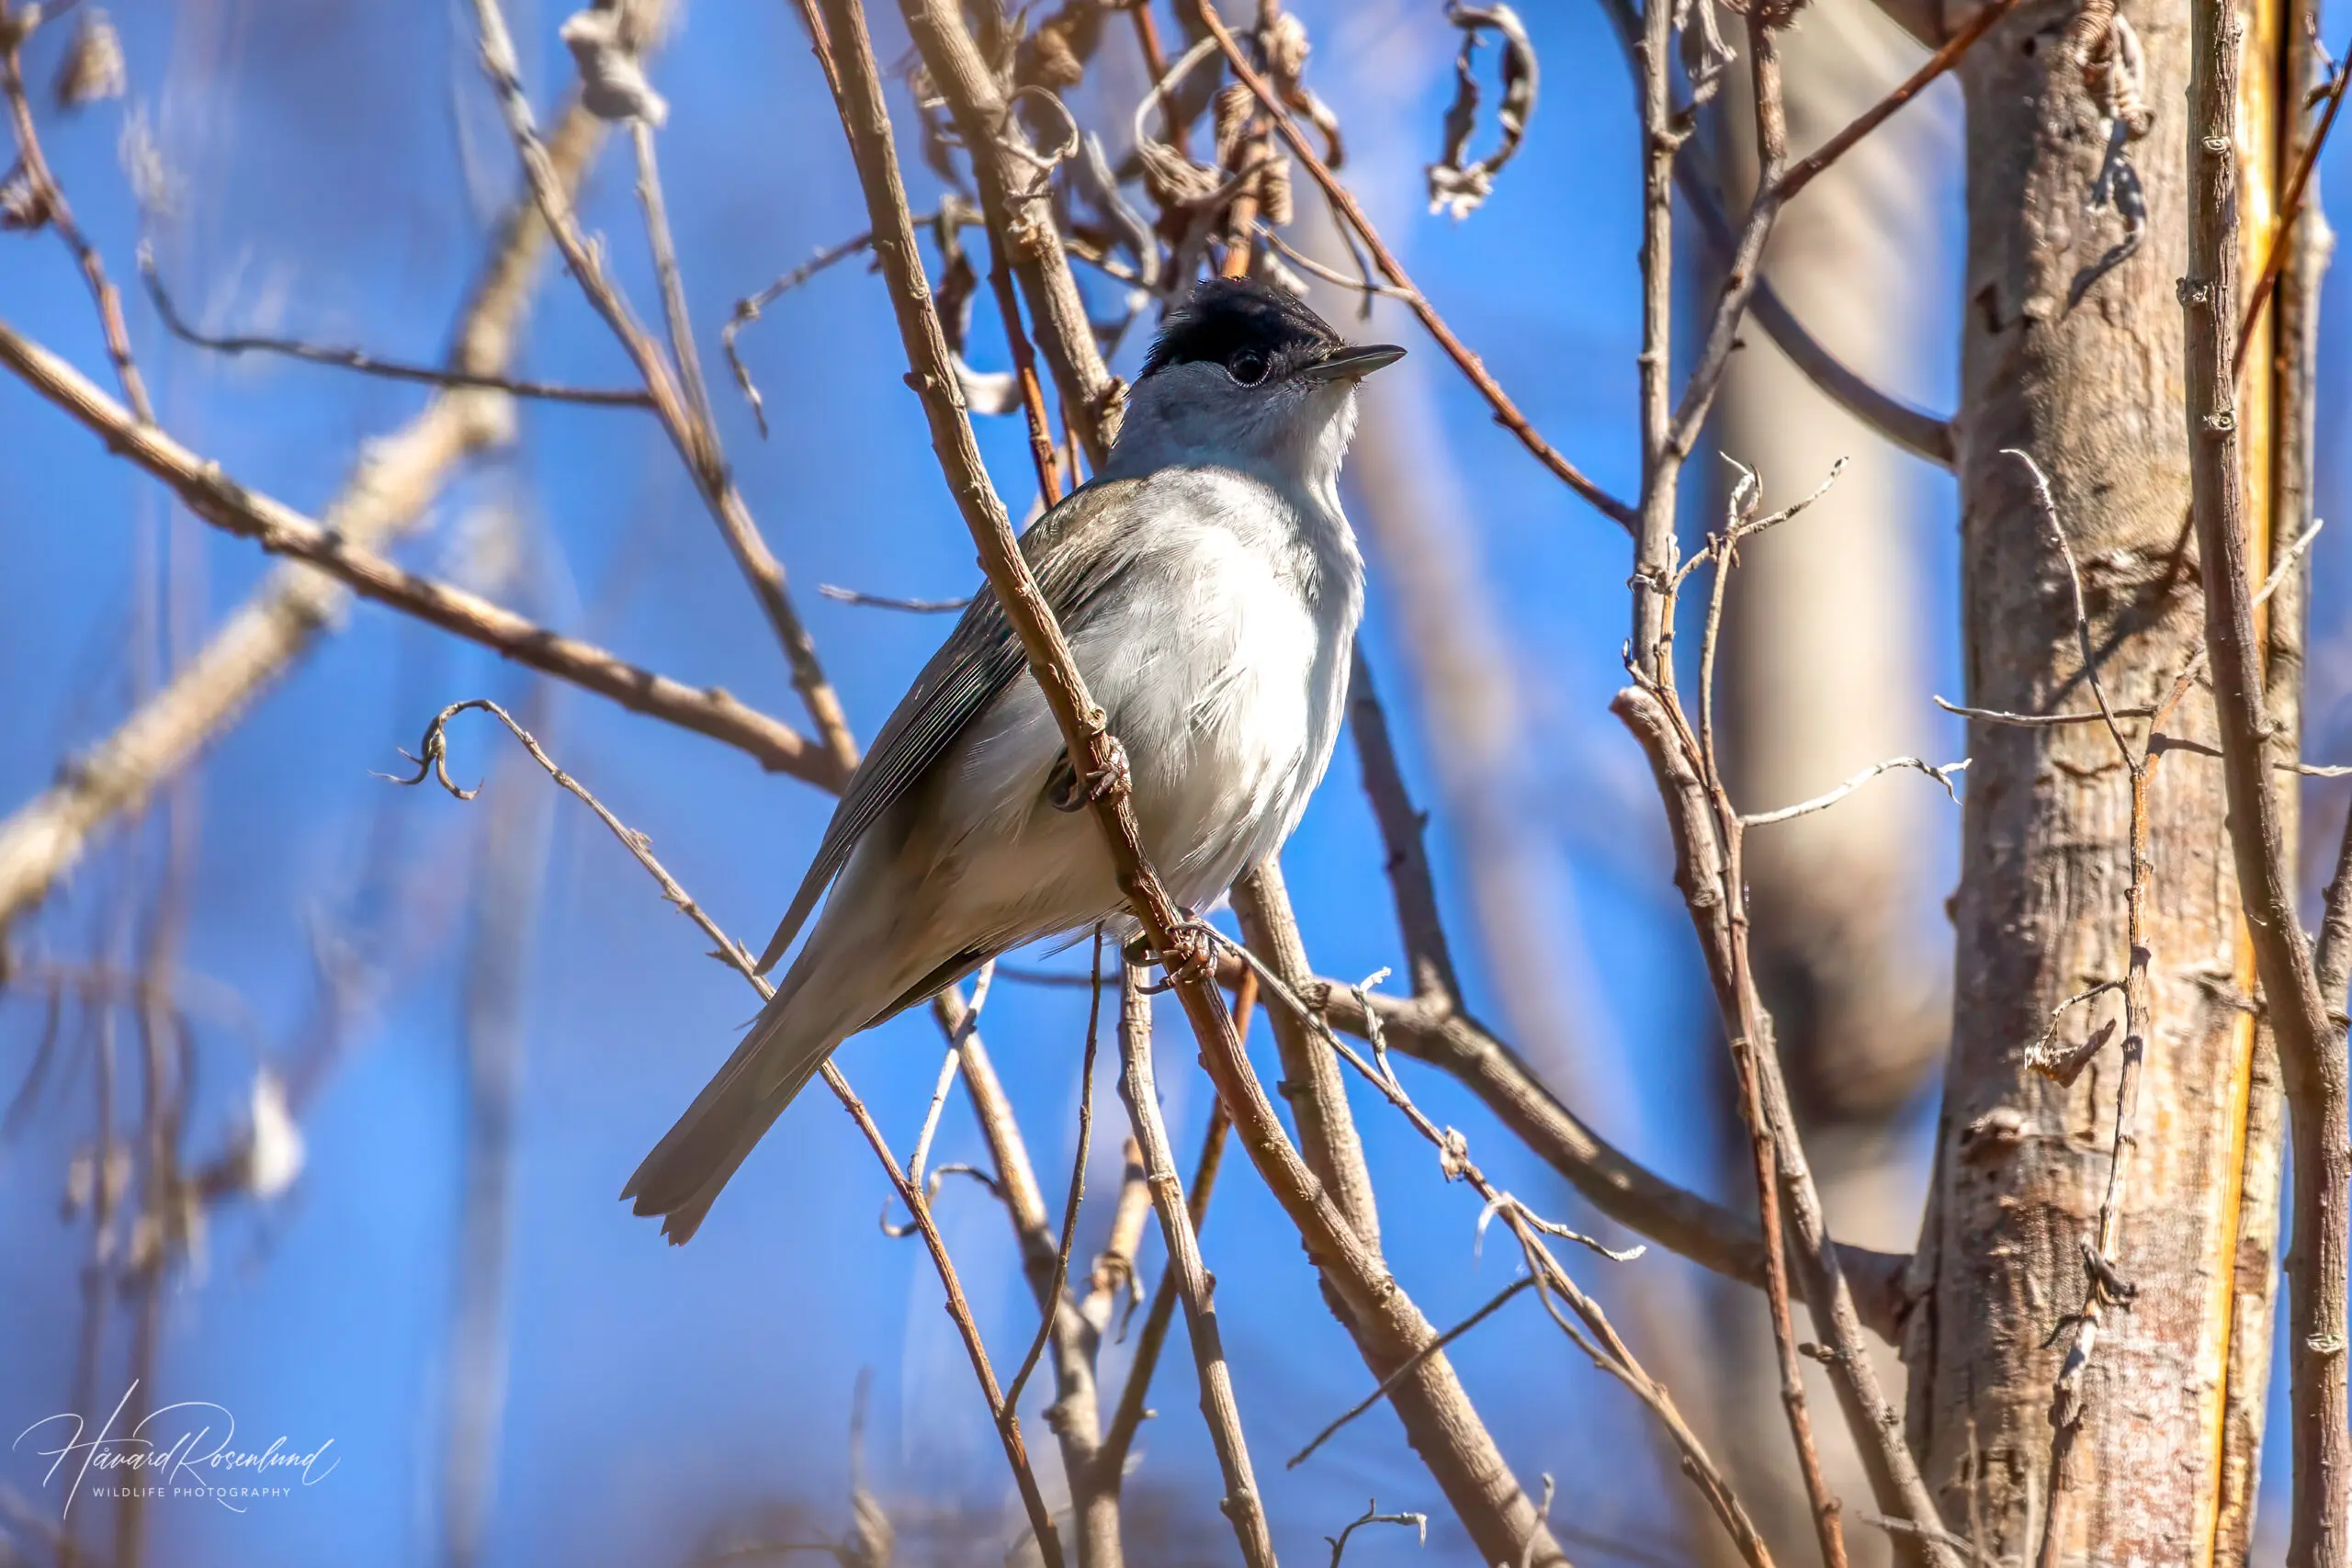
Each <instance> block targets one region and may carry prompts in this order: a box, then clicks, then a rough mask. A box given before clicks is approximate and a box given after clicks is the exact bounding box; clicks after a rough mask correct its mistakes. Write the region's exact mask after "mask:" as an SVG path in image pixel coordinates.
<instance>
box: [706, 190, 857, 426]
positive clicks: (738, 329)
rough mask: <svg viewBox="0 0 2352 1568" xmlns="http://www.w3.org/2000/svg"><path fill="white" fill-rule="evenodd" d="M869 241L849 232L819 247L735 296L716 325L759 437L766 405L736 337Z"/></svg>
mask: <svg viewBox="0 0 2352 1568" xmlns="http://www.w3.org/2000/svg"><path fill="white" fill-rule="evenodd" d="M873 243H874V236H873V235H871V234H853V235H851V236H850V237H849V238H848V239H846V240H843V241H842V243H840V244H838V245H831V246H828V247H827V248H825V249H824V250H821V251H819V252H818V253H817V254H815V255H813V256H811V257H809V259H808V260H807V261H805V262H802V263H801V264H800V265H798V266H796V267H794V268H793V269H792V270H791V271H790V272H787V273H786V274H785V275H784V276H781V277H779V278H777V279H776V280H775V282H774V283H771V284H769V285H768V286H767V287H766V288H763V289H761V290H760V291H759V292H758V293H757V294H747V295H745V296H744V297H743V298H742V299H738V300H736V301H735V309H734V310H733V311H732V312H731V313H730V314H729V316H728V318H727V320H726V321H725V322H724V323H723V324H722V325H721V326H720V327H719V329H718V346H719V349H720V351H721V352H722V353H724V354H725V355H727V364H728V367H729V368H730V369H731V370H733V371H734V372H735V385H736V386H737V387H738V388H739V389H741V391H742V393H743V400H744V401H745V402H748V403H750V404H751V405H752V419H753V420H755V421H756V422H757V423H758V424H759V427H760V438H761V439H762V440H763V441H764V440H765V439H767V434H768V413H767V405H766V404H765V403H764V402H763V400H761V397H760V389H759V388H757V387H756V386H754V385H752V373H751V371H749V370H747V369H745V368H744V367H743V360H742V357H741V355H739V354H738V353H737V352H736V349H735V340H736V338H737V337H739V336H740V335H741V333H742V331H743V329H744V328H745V327H748V326H750V325H751V324H752V322H753V321H758V320H759V319H760V312H761V311H763V310H766V309H767V308H768V307H769V306H771V305H773V304H775V302H776V301H777V300H778V299H783V298H784V297H785V296H786V294H788V293H790V292H791V291H792V290H794V289H796V288H799V287H800V286H801V285H802V284H804V283H806V282H808V281H809V279H810V278H812V277H814V276H817V275H818V274H819V273H820V272H822V271H824V270H825V269H826V268H827V267H829V266H831V265H833V264H834V263H835V262H838V261H842V260H844V259H846V258H848V257H850V256H854V255H857V254H860V253H862V252H864V251H865V250H867V249H869V248H870V247H871V246H872V245H873Z"/></svg>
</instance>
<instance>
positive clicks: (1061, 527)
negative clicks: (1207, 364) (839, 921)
mask: <svg viewBox="0 0 2352 1568" xmlns="http://www.w3.org/2000/svg"><path fill="white" fill-rule="evenodd" d="M1140 483H1141V481H1139V480H1136V479H1109V480H1103V479H1098V480H1096V481H1095V482H1093V483H1091V484H1089V485H1085V486H1083V487H1081V488H1080V489H1079V490H1078V491H1074V492H1072V493H1071V494H1070V495H1069V497H1068V498H1067V499H1066V500H1064V501H1063V502H1061V503H1060V504H1059V505H1057V506H1056V507H1055V508H1054V509H1053V510H1052V511H1050V512H1048V513H1046V514H1045V515H1044V516H1043V517H1040V518H1039V519H1037V521H1036V522H1035V523H1034V524H1032V525H1030V526H1029V529H1028V531H1027V532H1026V533H1024V534H1023V535H1022V536H1021V553H1022V555H1023V557H1024V558H1027V560H1028V562H1029V569H1030V570H1031V571H1032V572H1034V573H1035V575H1036V578H1037V586H1038V589H1039V590H1040V592H1043V593H1044V595H1045V599H1046V604H1048V605H1050V606H1051V607H1052V609H1053V612H1054V615H1055V618H1056V619H1057V620H1059V621H1061V622H1063V623H1064V624H1065V625H1067V624H1068V623H1069V619H1070V617H1071V615H1073V614H1074V613H1075V612H1077V611H1078V610H1080V608H1082V607H1083V606H1084V605H1085V604H1086V603H1087V602H1088V601H1089V600H1091V598H1093V597H1094V596H1095V595H1096V594H1097V593H1100V592H1102V591H1103V588H1104V587H1105V586H1106V585H1108V584H1109V583H1111V582H1112V581H1115V580H1116V579H1117V577H1118V576H1119V574H1120V573H1121V572H1122V571H1123V570H1125V568H1126V566H1127V565H1128V564H1129V563H1130V562H1131V561H1132V560H1133V559H1134V558H1135V553H1136V544H1138V543H1139V542H1140V541H1139V540H1138V539H1136V537H1135V535H1134V531H1133V529H1132V528H1131V526H1130V519H1129V517H1128V515H1127V513H1128V502H1130V501H1131V500H1132V499H1133V497H1134V494H1135V491H1136V489H1137V487H1138V485H1139V484H1140ZM1024 662H1025V657H1024V655H1023V650H1022V647H1021V641H1020V639H1019V638H1018V637H1015V636H1013V634H1012V628H1011V627H1010V626H1007V625H1006V624H1005V619H1004V611H1003V610H1002V608H1001V606H1000V605H999V604H998V603H997V597H996V591H995V589H993V588H991V587H989V586H986V585H983V586H982V587H981V589H980V591H979V592H978V593H977V594H975V595H974V596H973V598H972V602H971V604H969V605H967V607H966V608H965V611H964V614H963V615H962V617H961V618H960V619H958V620H957V621H956V629H955V631H954V632H953V633H951V634H950V635H949V637H948V638H947V641H946V642H945V643H944V644H943V645H942V646H941V648H940V649H939V651H938V652H937V653H934V654H933V655H932V657H931V662H930V663H928V664H926V665H924V666H923V669H922V674H921V675H919V676H917V677H916V679H915V683H914V686H913V687H912V689H910V691H909V692H908V693H907V694H906V695H905V696H904V697H901V698H900V699H899V705H898V707H897V709H896V710H894V711H893V712H892V713H891V715H890V717H889V719H888V722H887V723H885V724H884V725H883V726H882V732H881V733H880V734H879V735H877V736H876V737H875V739H874V749H873V750H870V751H868V752H867V753H866V754H865V761H863V762H861V763H859V764H858V769H857V772H856V773H854V775H852V777H851V779H850V782H849V787H848V788H847V789H845V790H843V791H842V798H841V802H840V804H839V805H837V806H835V807H833V816H832V820H831V822H829V823H827V824H826V826H825V836H824V839H823V840H822V841H821V842H820V843H819V845H818V847H817V858H816V860H815V861H814V862H813V863H811V864H810V865H809V873H808V874H807V875H806V876H804V877H803V878H802V879H801V882H800V891H799V892H798V893H797V895H795V896H794V897H793V900H792V907H791V908H789V909H786V911H785V915H784V919H783V920H782V921H781V922H780V923H779V924H778V925H777V926H776V929H775V936H774V937H773V938H772V939H770V941H769V942H768V946H767V951H766V952H765V953H762V954H761V955H760V968H761V969H762V970H763V971H764V970H766V969H768V968H770V967H772V966H773V965H774V964H775V962H776V960H777V959H779V958H781V957H783V956H784V953H785V950H786V948H788V947H790V946H791V945H792V941H793V938H794V937H796V936H797V935H798V934H799V931H800V928H801V927H802V926H803V925H805V924H806V923H807V922H808V919H809V914H810V913H811V912H812V911H813V910H814V909H815V908H816V907H817V901H818V900H819V899H820V898H821V897H824V893H825V889H826V888H827V887H828V886H831V883H832V880H833V878H834V877H835V876H836V875H838V874H840V872H841V869H842V866H843V865H845V864H847V863H848V861H849V857H850V852H852V851H853V850H854V849H856V848H857V842H858V840H860V839H862V838H864V837H865V833H866V831H867V830H868V829H871V828H872V827H873V826H874V824H875V823H876V822H878V821H879V820H881V818H882V814H883V813H884V812H886V811H888V809H889V808H890V807H892V806H893V805H895V804H897V803H898V802H899V800H900V799H902V798H904V796H905V795H906V794H907V792H908V791H909V790H910V789H911V788H913V787H914V785H915V784H916V783H917V782H918V781H919V780H921V779H922V776H923V775H924V774H925V773H929V772H930V771H931V769H932V767H933V765H934V764H936V763H937V762H938V761H939V760H940V759H941V758H942V757H944V756H945V755H946V754H947V752H948V751H949V750H950V749H951V748H952V747H953V746H954V745H955V743H956V738H957V737H958V736H960V735H962V734H963V732H964V729H965V728H966V727H967V725H969V724H970V723H971V722H972V720H973V719H975V718H976V717H978V716H979V715H980V714H981V713H982V712H983V711H985V710H986V709H987V707H988V705H989V704H990V703H991V702H993V701H995V699H996V697H997V696H998V694H1001V692H1003V690H1004V689H1005V688H1006V687H1007V686H1009V685H1011V684H1012V682H1013V681H1014V679H1015V678H1017V677H1018V676H1019V675H1020V673H1021V671H1022V669H1023V664H1024Z"/></svg>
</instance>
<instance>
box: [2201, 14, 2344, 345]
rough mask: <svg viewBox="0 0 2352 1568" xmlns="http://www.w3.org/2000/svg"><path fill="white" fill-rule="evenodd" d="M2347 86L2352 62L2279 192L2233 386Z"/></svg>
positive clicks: (2332, 83) (2331, 89) (2330, 89)
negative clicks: (2276, 212)
mask: <svg viewBox="0 0 2352 1568" xmlns="http://www.w3.org/2000/svg"><path fill="white" fill-rule="evenodd" d="M2347 85H2352V61H2345V62H2338V63H2337V65H2336V67H2335V72H2334V73H2332V74H2331V75H2330V76H2329V77H2328V81H2327V88H2326V91H2325V94H2324V102H2325V103H2326V105H2327V107H2326V108H2324V110H2322V111H2321V113H2320V117H2319V124H2318V125H2317V126H2316V127H2315V128H2314V129H2313V130H2312V133H2311V134H2310V135H2309V136H2307V137H2305V138H2303V141H2302V145H2301V147H2299V148H2298V149H2297V150H2296V153H2295V166H2294V169H2293V170H2292V172H2290V174H2289V175H2288V176H2287V183H2286V185H2285V186H2283V187H2282V188H2281V189H2280V191H2279V195H2278V217H2276V218H2274V219H2272V220H2271V222H2270V243H2269V245H2268V247H2267V249H2266V250H2265V251H2264V252H2263V256H2262V270H2261V271H2260V272H2259V273H2256V275H2255V279H2254V287H2253V288H2250V289H2248V290H2247V291H2246V301H2245V315H2244V316H2243V317H2242V318H2241V319H2240V320H2239V321H2238V337H2237V344H2236V346H2235V347H2233V348H2232V349H2231V350H2230V379H2231V382H2232V383H2233V385H2234V384H2235V383H2236V382H2237V381H2238V380H2239V379H2241V378H2243V377H2244V376H2245V358H2246V352H2247V349H2248V347H2249V345H2250V344H2253V342H2254V339H2255V328H2256V327H2257V326H2259V325H2260V324H2261V322H2262V312H2263V310H2264V309H2265V308H2266V307H2267V306H2268V305H2269V303H2270V296H2271V294H2272V293H2273V292H2274V291H2276V290H2277V288H2278V275H2279V273H2280V272H2281V271H2282V270H2284V269H2285V267H2286V265H2287V258H2288V257H2289V256H2290V255H2291V254H2293V252H2294V247H2293V246H2291V245H2290V244H2289V243H2287V242H2288V240H2289V239H2290V237H2291V236H2292V235H2293V233H2294V231H2295V220H2297V219H2299V218H2301V216H2302V215H2303V200H2304V197H2306V196H2307V195H2308V194H2309V192H2310V189H2311V180H2312V172H2313V171H2314V170H2316V169H2317V168H2318V167H2319V155H2320V153H2321V152H2323V151H2324V149H2325V148H2326V146H2327V139H2328V137H2329V135H2330V134H2331V133H2332V132H2334V130H2335V117H2336V114H2337V112H2338V111H2339V110H2341V109H2342V108H2343V107H2344V89H2345V88H2346V86H2347Z"/></svg>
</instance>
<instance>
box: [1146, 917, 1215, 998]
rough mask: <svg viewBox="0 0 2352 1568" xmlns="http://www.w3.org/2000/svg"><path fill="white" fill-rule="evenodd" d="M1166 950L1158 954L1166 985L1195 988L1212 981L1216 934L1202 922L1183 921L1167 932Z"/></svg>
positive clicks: (1207, 924)
mask: <svg viewBox="0 0 2352 1568" xmlns="http://www.w3.org/2000/svg"><path fill="white" fill-rule="evenodd" d="M1168 939H1169V940H1168V951H1167V952H1165V953H1161V954H1160V955H1159V962H1160V965H1161V967H1162V968H1164V969H1165V970H1166V971H1167V972H1168V984H1169V985H1170V986H1188V985H1198V984H1200V983H1203V982H1204V981H1208V980H1214V979H1216V931H1215V930H1213V929H1212V928H1211V927H1210V925H1209V923H1208V922H1207V921H1206V920H1203V919H1192V918H1189V917H1188V918H1187V919H1183V920H1181V921H1179V922H1178V923H1177V925H1176V926H1175V928H1174V929H1173V930H1171V931H1170V932H1169V933H1168Z"/></svg>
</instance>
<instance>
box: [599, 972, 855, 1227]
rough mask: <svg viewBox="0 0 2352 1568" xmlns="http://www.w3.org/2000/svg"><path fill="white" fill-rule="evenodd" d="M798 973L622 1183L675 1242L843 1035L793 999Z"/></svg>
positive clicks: (707, 1207)
mask: <svg viewBox="0 0 2352 1568" xmlns="http://www.w3.org/2000/svg"><path fill="white" fill-rule="evenodd" d="M797 978H798V976H797V975H796V976H787V977H786V982H785V985H784V987H783V988H782V989H780V990H778V991H777V993H776V995H775V999H774V1000H772V1001H770V1002H769V1003H768V1005H767V1006H766V1007H765V1008H764V1009H763V1010H761V1013H760V1016H759V1019H758V1021H756V1022H754V1023H753V1024H752V1030H751V1032H750V1033H748V1034H746V1035H745V1036H744V1037H743V1043H741V1044H740V1045H738V1046H736V1047H735V1054H734V1055H732V1056H729V1058H728V1059H727V1065H726V1066H723V1067H721V1068H720V1069H719V1070H718V1076H717V1077H713V1078H712V1079H711V1080H710V1082H709V1083H707V1085H705V1086H704V1087H703V1091H702V1092H701V1093H700V1094H698V1095H696V1096H695V1102H694V1103H693V1104H692V1105H690V1106H688V1107H686V1113H685V1114H684V1115H683V1116H681V1117H679V1118H678V1121H677V1124H676V1125H675V1126H673V1127H672V1128H671V1129H670V1130H669V1132H667V1133H665V1134H662V1141H661V1142H660V1143H658V1144H656V1145H653V1152H652V1153H651V1154H650V1155H647V1156H645V1159H644V1161H643V1163H642V1164H640V1165H639V1167H638V1168H637V1173H636V1174H635V1175H633V1176H631V1177H630V1178H629V1179H628V1186H626V1187H624V1188H622V1189H621V1196H622V1197H623V1198H634V1199H636V1200H637V1209H636V1212H637V1213H640V1214H660V1215H662V1217H663V1218H662V1235H666V1236H668V1237H669V1238H670V1240H671V1242H672V1244H673V1245H674V1246H684V1244H685V1243H686V1241H687V1240H688V1239H689V1238H691V1237H692V1236H693V1235H694V1234H695V1231H696V1230H697V1229H698V1228H700V1226H701V1224H702V1222H703V1216H704V1215H706V1214H707V1213H710V1205H711V1203H712V1202H713V1201H715V1200H717V1198H718V1194H719V1191H720V1190H721V1189H722V1188H724V1187H725V1186H726V1185H727V1182H728V1179H729V1178H730V1177H732V1176H733V1175H734V1174H735V1169H736V1168H737V1167H738V1166H740V1165H741V1164H742V1163H743V1160H744V1156H747V1155H749V1154H750V1153H751V1152H752V1146H753V1145H756V1144H757V1143H758V1142H759V1141H760V1139H761V1138H762V1137H763V1136H764V1135H765V1134H766V1133H767V1130H768V1129H769V1127H771V1126H773V1125H774V1124H775V1119H776V1118H777V1117H778V1116H781V1115H783V1114H784V1108H785V1107H786V1106H787V1105H790V1104H791V1103H792V1100H793V1097H794V1096H795V1095H797V1094H798V1093H799V1092H800V1091H801V1089H803V1088H804V1087H806V1086H807V1084H808V1082H809V1079H810V1078H812V1077H816V1076H817V1070H818V1069H819V1068H820V1067H821V1066H824V1065H825V1059H826V1058H827V1057H828V1056H831V1055H832V1054H833V1047H834V1046H836V1045H838V1044H840V1043H841V1042H842V1038H843V1033H842V1031H840V1030H838V1029H837V1028H835V1027H833V1021H832V1020H831V1019H830V1018H825V1019H820V1020H811V1019H809V1017H808V1014H809V1012H811V1011H812V1009H809V1008H799V1007H795V1006H794V1005H793V1003H794V1001H795V1000H796V997H797V991H798V989H799V987H797V985H795V984H794V981H795V980H797ZM815 1011H823V1010H815Z"/></svg>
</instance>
